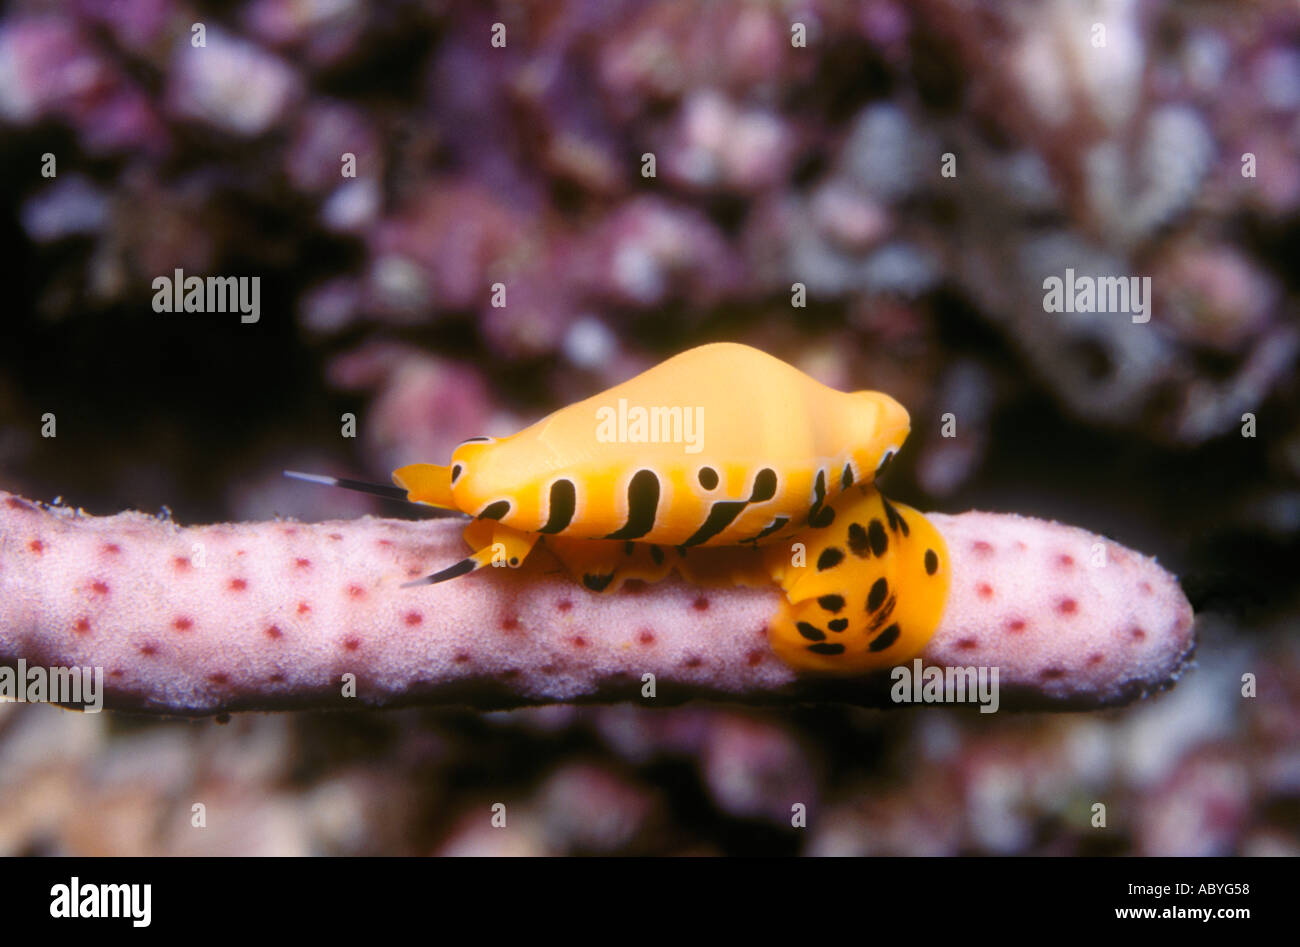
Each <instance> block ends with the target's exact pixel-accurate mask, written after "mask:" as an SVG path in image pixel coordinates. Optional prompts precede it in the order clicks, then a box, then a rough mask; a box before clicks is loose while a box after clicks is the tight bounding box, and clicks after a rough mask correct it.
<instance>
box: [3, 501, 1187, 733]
mask: <svg viewBox="0 0 1300 947" xmlns="http://www.w3.org/2000/svg"><path fill="white" fill-rule="evenodd" d="M933 522H934V523H935V525H936V526H937V527H938V528H939V530H940V531H941V532H942V533H943V535H944V537H945V538H946V539H947V542H948V544H949V548H950V552H951V557H952V570H953V588H952V595H951V599H950V601H949V603H948V605H947V608H946V611H945V616H944V619H943V621H942V623H941V625H940V627H939V629H938V631H937V632H936V634H935V635H934V637H933V639H932V640H931V641H930V643H929V645H928V646H927V647H926V649H925V652H924V654H923V658H924V660H925V661H926V662H927V663H931V664H938V665H944V666H962V667H965V666H988V667H993V666H996V667H998V668H999V669H1000V687H1001V706H1002V707H1003V708H1008V707H1017V708H1026V707H1052V708H1083V707H1096V706H1102V705H1107V704H1114V703H1119V702H1123V701H1126V700H1131V699H1133V698H1135V697H1138V696H1142V695H1145V694H1147V693H1149V692H1152V691H1155V690H1159V689H1161V688H1163V687H1166V686H1168V685H1169V684H1170V683H1172V682H1173V681H1174V680H1175V679H1176V678H1177V676H1178V674H1179V673H1180V672H1181V670H1182V668H1183V666H1184V664H1185V662H1186V660H1187V658H1188V656H1189V654H1190V652H1191V648H1192V610H1191V606H1190V605H1189V604H1188V602H1187V600H1186V598H1185V597H1184V596H1183V594H1182V591H1181V590H1180V589H1179V587H1178V584H1177V582H1176V581H1175V580H1174V578H1173V577H1172V576H1170V575H1169V574H1168V573H1167V572H1165V571H1164V570H1163V569H1161V568H1160V567H1159V566H1158V565H1157V564H1156V563H1155V561H1154V560H1152V559H1148V558H1146V557H1144V556H1141V555H1139V554H1137V553H1134V552H1131V551H1129V550H1127V549H1124V548H1123V547H1121V546H1118V545H1116V544H1114V543H1110V542H1109V541H1107V540H1103V539H1101V538H1100V537H1097V536H1094V535H1092V534H1090V533H1087V532H1084V531H1083V530H1079V529H1075V528H1072V527H1068V526H1062V525H1060V524H1057V523H1048V522H1044V521H1042V520H1035V519H1027V518H1024V517H1020V516H1014V515H1005V514H992V513H965V514H962V515H959V516H943V515H934V516H933ZM1097 544H1101V545H1100V546H1098V545H1097ZM1098 550H1101V551H1102V552H1104V555H1105V564H1104V565H1100V564H1099V560H1097V559H1096V558H1095V557H1096V556H1098V555H1099V553H1098ZM463 552H464V547H463V544H462V543H461V540H460V537H459V527H458V524H455V523H448V522H412V521H405V520H388V519H376V518H373V517H365V518H363V519H359V520H352V521H346V522H327V523H318V524H303V523H297V522H267V523H242V524H225V525H215V526H199V527H189V528H182V527H179V526H177V525H176V524H174V523H172V522H169V521H166V520H160V519H157V518H154V517H150V516H146V515H144V514H141V513H135V512H128V513H121V514H119V515H117V516H109V517H92V516H86V515H83V514H80V513H78V512H76V511H73V510H70V509H66V508H47V507H43V506H40V505H38V504H35V503H32V502H30V501H27V500H23V499H21V498H19V497H16V496H13V495H12V494H8V493H4V492H0V663H8V664H10V665H13V664H14V663H15V662H16V661H17V660H18V659H20V658H22V659H26V661H27V662H28V664H29V665H32V664H40V665H44V666H82V667H84V666H101V667H103V669H104V682H105V706H107V707H111V708H117V709H123V710H133V711H148V712H157V713H165V714H176V715H186V716H199V715H204V714H215V713H223V712H228V711H239V710H281V709H290V708H346V707H354V706H358V705H364V706H369V707H380V706H394V705H400V704H413V703H422V704H451V703H457V704H468V705H471V706H474V707H478V708H498V707H508V706H516V705H520V704H535V703H549V702H568V701H621V700H633V701H642V702H644V703H646V704H650V705H656V704H663V703H667V702H674V701H678V700H682V699H688V698H718V699H727V700H736V701H751V702H762V701H779V700H826V699H834V700H844V701H849V702H852V703H856V704H863V705H872V706H884V707H887V706H893V704H892V702H891V700H890V696H889V686H890V681H889V679H888V677H887V676H877V677H874V678H871V679H854V680H826V679H818V678H811V677H806V676H799V675H796V674H795V672H794V671H792V670H791V669H790V668H788V667H786V666H785V665H784V664H782V663H781V662H780V661H779V660H778V659H777V658H776V657H775V656H774V655H773V654H772V652H771V650H770V649H769V647H768V644H767V639H766V632H765V623H766V621H767V619H768V617H769V616H770V615H771V614H772V613H773V612H774V610H775V609H776V606H777V603H778V601H779V598H778V596H779V592H778V591H777V590H776V589H743V588H727V589H704V588H699V587H694V586H690V585H687V584H686V583H684V582H681V581H678V580H676V579H673V580H670V581H668V582H664V583H661V584H658V585H655V586H649V587H645V586H642V587H640V588H634V589H630V590H624V591H623V592H621V593H618V594H614V595H597V594H594V593H591V592H588V591H586V590H585V589H583V588H581V587H579V586H577V585H576V584H575V583H574V582H573V581H572V580H571V579H569V578H568V577H567V576H564V575H561V574H548V573H547V571H546V567H545V566H541V565H535V564H534V563H533V562H531V561H530V562H529V563H528V564H527V565H526V566H525V568H524V569H522V570H509V569H488V570H484V571H483V572H480V573H478V574H476V575H473V576H470V577H467V578H465V579H460V580H457V581H454V582H449V583H446V584H444V585H439V586H432V587H424V588H417V589H402V588H399V586H400V585H401V584H402V583H403V582H405V581H407V580H408V579H409V578H411V577H412V576H416V575H422V574H425V573H426V572H428V571H429V570H430V569H431V568H434V567H437V566H439V565H442V564H445V563H448V562H451V561H453V560H454V559H456V558H459V557H460V556H461V555H463ZM348 674H351V675H355V679H356V697H355V698H349V697H345V696H343V690H344V687H343V684H342V680H343V677H344V675H348ZM646 674H653V675H654V677H655V685H656V693H657V696H656V697H654V698H653V699H648V698H645V697H643V696H642V689H643V675H646Z"/></svg>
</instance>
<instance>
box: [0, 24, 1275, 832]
mask: <svg viewBox="0 0 1300 947" xmlns="http://www.w3.org/2000/svg"><path fill="white" fill-rule="evenodd" d="M497 22H500V23H503V24H504V25H505V27H506V30H507V37H508V40H507V46H506V48H504V49H499V48H493V47H492V46H491V45H490V37H491V32H492V25H493V24H494V23H497ZM796 22H798V23H802V24H804V25H805V26H806V28H807V37H808V46H807V48H806V49H799V48H794V47H793V46H792V45H791V41H790V38H791V24H793V23H796ZM194 23H203V24H204V26H205V28H206V46H205V47H204V48H201V49H196V48H194V47H192V46H191V27H192V24H194ZM1097 23H1100V24H1103V25H1104V27H1105V45H1104V46H1095V45H1094V37H1095V35H1096V34H1095V30H1094V24H1097ZM0 129H3V139H2V144H0V201H2V202H3V208H2V210H0V250H2V251H3V253H2V257H0V258H2V259H3V260H4V266H5V268H6V270H7V274H6V279H5V285H6V288H7V290H8V292H7V294H6V297H7V298H6V313H5V317H4V320H3V327H2V328H0V485H3V486H4V487H5V488H6V489H11V490H15V491H18V492H21V493H23V494H25V495H28V496H33V497H36V498H39V499H44V500H51V499H53V498H55V497H56V496H60V495H61V496H62V497H63V498H64V499H65V501H66V502H68V503H71V504H73V505H77V506H83V507H85V508H86V509H87V510H90V511H92V512H97V513H111V512H116V511H118V510H119V509H122V508H126V507H136V508H142V509H149V510H157V509H159V508H160V507H164V506H165V507H167V508H169V510H170V511H171V512H172V513H173V514H174V515H175V516H176V517H177V518H178V519H180V520H182V521H184V522H202V521H206V520H217V519H244V518H262V517H269V516H272V515H275V514H279V515H285V516H296V517H300V518H305V519H321V518H327V517H332V516H354V515H359V514H361V513H364V512H379V513H387V514H390V515H393V514H396V515H404V514H403V513H402V511H401V510H395V509H393V508H392V507H388V506H385V505H384V504H383V503H382V501H371V500H370V499H368V498H362V497H358V496H352V495H341V496H336V495H333V494H331V493H330V492H329V491H325V490H318V489H316V488H312V487H304V486H303V485H301V484H294V483H290V482H286V481H283V480H282V479H281V477H280V473H279V472H280V470H281V469H282V468H284V467H295V468H299V469H311V470H323V471H328V472H333V473H339V474H344V473H346V474H350V475H354V476H363V477H367V478H370V479H377V480H380V481H384V480H386V479H387V474H388V471H389V470H391V469H392V468H394V467H396V466H398V465H399V464H402V463H406V462H410V461H415V460H425V461H437V460H441V459H442V458H443V457H445V456H446V455H447V453H448V452H449V450H450V449H451V447H452V446H453V445H455V444H456V443H457V442H458V441H460V440H461V439H463V438H464V437H467V436H470V435H474V434H481V433H497V434H500V433H508V432H510V431H512V430H514V429H515V428H517V427H518V426H521V425H523V424H525V423H528V422H530V421H532V420H535V419H536V418H537V417H540V416H541V415H542V414H544V413H546V412H548V411H550V410H553V409H554V408H557V407H560V406H562V405H564V404H566V403H568V402H569V401H571V400H574V399H577V398H579V397H585V396H587V395H589V394H591V393H592V392H594V391H596V390H599V389H601V388H603V387H605V386H607V385H610V384H613V383H615V382H618V381H620V380H622V379H624V378H626V377H628V376H629V375H631V374H632V373H634V372H636V371H639V370H641V369H644V368H646V367H649V366H650V365H652V364H654V363H655V362H657V361H659V360H661V359H662V358H664V357H666V356H667V355H670V354H673V353H675V352H677V351H679V350H681V349H683V348H686V347H689V346H691V345H695V344H700V343H703V342H706V341H712V340H718V339H733V340H736V341H744V342H748V343H750V344H753V345H757V346H759V347H761V348H764V349H766V350H767V351H770V352H772V353H774V354H777V355H779V356H781V357H782V358H784V359H786V360H788V361H791V362H793V363H794V364H796V365H798V366H800V367H801V368H803V369H804V370H806V371H809V372H810V373H812V374H814V375H816V376H817V377H818V378H820V379H821V380H823V381H825V382H826V383H828V384H831V385H834V386H837V387H844V388H850V387H853V388H864V387H870V388H877V389H881V390H884V391H888V392H890V393H891V394H893V395H894V396H895V397H896V398H898V399H899V400H900V401H901V402H902V403H904V404H905V405H906V406H907V407H908V408H909V410H910V411H911V412H912V417H913V434H912V438H911V440H910V441H909V443H908V445H907V448H906V449H905V450H904V452H903V454H902V455H901V456H900V457H899V458H898V460H897V461H896V462H895V466H894V468H893V469H892V470H891V473H890V476H889V480H888V489H889V490H890V492H891V494H892V495H896V496H898V498H899V499H901V500H903V501H905V502H908V503H910V504H913V505H917V506H919V507H921V508H923V509H924V508H930V509H941V510H944V511H948V512H958V511H961V510H964V509H969V508H983V509H995V510H1014V511H1017V512H1021V513H1025V514H1029V515H1038V516H1044V517H1048V518H1055V519H1060V520H1063V521H1066V522H1072V523H1076V524H1078V525H1081V526H1084V527H1087V528H1089V529H1093V530H1096V531H1099V532H1103V533H1106V534H1108V535H1111V536H1113V537H1115V538H1116V539H1117V540H1119V541H1120V542H1123V543H1125V544H1127V545H1129V546H1132V547H1134V548H1137V549H1140V550H1142V551H1144V552H1146V553H1149V554H1156V555H1158V556H1159V558H1160V560H1161V562H1162V563H1164V564H1165V565H1166V567H1168V568H1170V569H1172V570H1173V571H1174V572H1176V573H1177V574H1178V575H1180V577H1182V579H1183V581H1184V587H1185V588H1186V590H1187V592H1188V594H1189V596H1190V597H1191V598H1192V601H1193V604H1194V605H1195V606H1196V607H1197V610H1198V612H1199V618H1198V631H1199V636H1200V642H1201V645H1200V651H1199V667H1198V668H1196V669H1195V670H1193V671H1192V672H1191V673H1190V674H1189V675H1188V676H1187V677H1185V678H1184V680H1183V681H1182V682H1181V683H1180V684H1179V685H1178V686H1177V687H1176V688H1175V689H1174V690H1173V691H1172V692H1170V693H1168V694H1167V695H1164V696H1162V697H1160V698H1158V699H1154V700H1151V701H1147V702H1145V703H1143V704H1140V705H1137V706H1134V707H1131V708H1128V709H1125V710H1120V711H1109V712H1105V713H1093V714H1080V715H1059V716H1048V715H1031V714H1024V715H1014V714H997V715H992V716H984V715H980V714H976V713H967V712H959V711H955V710H947V709H928V710H919V711H902V712H892V713H879V712H869V711H862V710H856V709H851V708H842V707H836V706H819V707H799V708H774V709H744V708H735V707H721V706H708V705H687V706H682V707H677V708H670V709H660V710H650V709H645V708H643V707H639V706H633V705H626V706H612V707H551V708H544V709H538V710H530V711H521V712H512V713H502V714H486V715H484V714H472V713H468V712H454V711H438V712H435V711H405V712H396V713H355V714H334V715H309V714H282V715H276V716H256V715H251V716H240V717H236V718H235V719H233V720H231V721H229V722H227V723H225V724H224V725H223V724H222V723H219V722H216V721H199V722H185V721H158V720H152V719H141V718H133V717H129V716H118V715H111V714H101V715H98V716H89V715H87V716H83V715H79V714H73V713H69V712H64V711H61V710H58V709H55V708H51V707H48V706H23V705H16V704H0V852H2V853H5V854H37V853H40V854H48V853H77V854H94V855H110V854H131V855H135V854H200V853H225V854H237V853H258V854H271V853H274V854H308V853H317V854H372V853H374V854H378V853H387V854H430V853H442V854H471V853H472V854H484V853H488V854H547V853H549V854H574V853H595V854H751V853H777V854H780V853H788V854H796V853H798V854H808V855H825V854H953V853H992V854H1004V853H1047V854H1126V853H1136V854H1194V855H1201V854H1205V855H1209V854H1292V855H1294V854H1300V640H1298V639H1297V636H1296V626H1297V621H1298V620H1300V598H1298V596H1297V583H1296V580H1295V569H1294V563H1295V562H1297V561H1300V557H1297V555H1296V553H1297V551H1300V550H1297V545H1298V542H1297V538H1298V535H1300V413H1298V412H1297V404H1300V401H1298V400H1297V376H1296V370H1295V369H1296V359H1297V355H1298V351H1300V336H1298V333H1300V325H1298V324H1297V323H1298V320H1297V305H1296V302H1297V292H1298V291H1300V268H1298V267H1297V266H1296V262H1297V259H1298V258H1300V8H1297V6H1296V4H1295V3H1294V2H1293V0H1256V2H1210V0H1198V2H1184V3H1174V2H1150V0H1094V2H1089V0H1079V2H1067V0H1045V2H1035V0H1007V2H994V0H916V2H912V3H907V2H903V0H864V2H860V3H840V2H830V0H790V2H781V0H774V2H739V0H718V2H710V3H704V2H683V0H650V2H619V0H546V2H541V0H538V2H517V3H504V2H502V3H495V4H480V3H475V2H470V0H464V2H452V0H447V2H425V3H416V2H409V3H407V2H385V0H375V2H363V0H245V2H241V3H235V4H216V3H185V2H180V0H132V2H122V3H114V2H107V0H103V2H97V0H68V2H65V3H58V4H53V3H40V2H22V0H19V2H13V3H10V4H9V5H8V6H7V7H6V9H5V12H4V13H3V15H2V16H0ZM345 152H347V153H352V154H353V155H355V157H356V167H357V176H356V177H355V178H343V177H341V175H340V156H341V155H342V154H343V153H345ZM647 152H653V153H654V154H655V156H656V163H657V168H656V170H657V176H656V177H655V178H653V179H646V178H643V177H642V175H641V167H642V155H643V154H645V153H647ZM45 153H52V154H54V155H55V156H56V159H57V169H58V174H57V177H56V178H53V179H45V178H42V176H41V174H40V169H41V164H42V155H44V154H45ZM945 153H951V154H952V155H953V156H954V157H955V169H956V176H955V177H944V176H942V175H941V173H940V168H941V160H942V156H943V155H944V154H945ZM1246 154H1249V155H1253V156H1254V163H1255V176H1254V177H1248V176H1244V175H1243V162H1244V160H1245V159H1244V158H1243V156H1244V155H1246ZM1066 267H1073V268H1074V269H1075V270H1076V271H1078V272H1080V273H1095V274H1110V275H1149V276H1151V278H1152V286H1153V292H1154V302H1153V306H1152V312H1153V318H1152V321H1151V322H1150V324H1148V325H1134V324H1132V323H1131V322H1130V321H1129V320H1128V318H1127V317H1126V316H1123V315H1119V316H1116V315H1107V314H1086V313H1059V314H1056V313H1053V314H1048V313H1046V312H1044V307H1043V286H1042V281H1043V279H1044V277H1045V276H1047V275H1052V274H1056V275H1060V274H1062V273H1063V271H1064V269H1065V268H1066ZM175 268H182V269H184V270H185V272H186V273H187V274H223V275H248V276H252V275H256V276H260V277H261V278H262V304H261V306H262V316H261V320H260V322H258V323H257V324H255V325H242V324H240V321H239V319H238V317H237V316H236V315H220V314H167V313H163V314H159V313H155V312H154V311H153V310H152V308H151V305H150V303H151V299H152V295H153V293H152V289H151V285H150V284H151V281H152V280H153V279H154V278H156V277H158V276H162V275H170V274H171V273H172V271H173V270H174V269H175ZM796 281H797V282H802V283H804V284H806V287H807V294H808V305H807V307H806V308H803V309H795V308H792V307H791V299H790V296H791V284H792V283H794V282H796ZM494 282H502V283H505V284H506V285H507V287H508V305H507V306H506V307H504V308H493V307H492V306H491V305H490V289H489V287H490V286H491V284H492V283H494ZM348 411H352V412H355V413H356V414H357V417H358V419H359V432H360V436H359V437H358V438H357V439H356V440H347V439H343V438H342V437H340V436H339V426H340V422H339V418H340V415H342V414H343V413H344V412H348ZM45 412H52V413H53V414H54V415H55V416H56V418H57V424H58V437H57V438H55V439H45V438H42V437H41V436H40V427H41V416H42V414H44V413H45ZM947 412H951V413H953V414H954V415H955V416H956V423H957V432H958V436H957V437H956V438H950V439H946V438H943V437H941V436H940V418H941V416H942V415H943V414H944V413H947ZM1247 413H1250V414H1252V415H1254V416H1255V418H1256V424H1257V436H1256V437H1254V438H1248V437H1243V436H1242V434H1241V429H1242V426H1243V419H1242V416H1243V414H1247ZM1245 673H1252V674H1255V675H1257V677H1258V696H1257V697H1255V698H1253V699H1249V698H1243V697H1242V696H1241V693H1240V690H1241V686H1242V685H1241V677H1242V675H1243V674H1245ZM196 802H201V803H203V804H205V805H206V807H207V823H208V825H207V828H205V829H203V830H197V829H193V828H191V826H190V818H191V808H190V807H191V805H192V804H193V803H196ZM497 802H503V803H505V804H506V805H507V807H508V812H509V821H508V826H509V827H508V828H507V829H505V830H498V829H493V828H492V827H491V825H490V822H489V819H490V815H491V811H490V807H491V806H492V805H493V804H494V803H497ZM1096 802H1101V803H1104V804H1105V805H1106V807H1107V819H1108V825H1107V827H1106V828H1104V829H1102V828H1094V827H1093V826H1092V825H1091V822H1090V819H1091V816H1092V806H1093V804H1094V803H1096ZM794 803H803V804H804V805H806V806H807V810H808V827H807V828H802V829H800V828H792V827H791V806H792V805H793V804H794Z"/></svg>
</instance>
